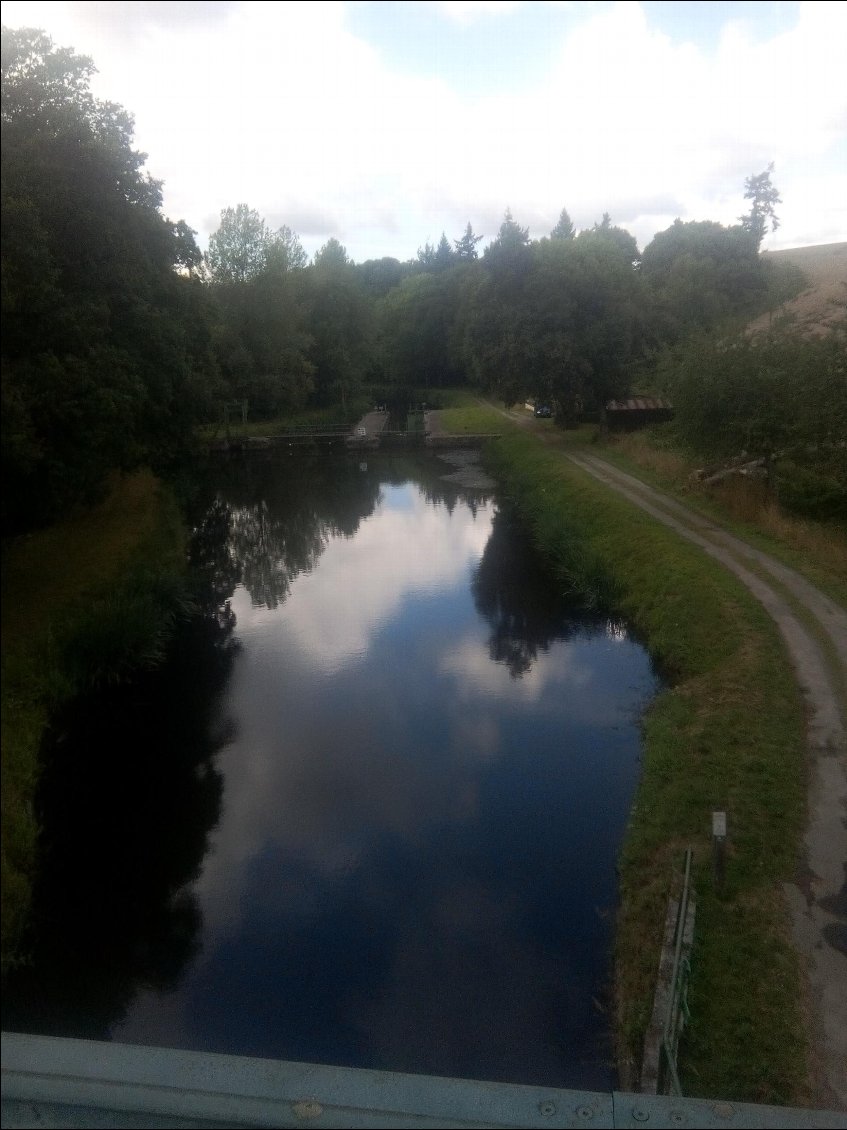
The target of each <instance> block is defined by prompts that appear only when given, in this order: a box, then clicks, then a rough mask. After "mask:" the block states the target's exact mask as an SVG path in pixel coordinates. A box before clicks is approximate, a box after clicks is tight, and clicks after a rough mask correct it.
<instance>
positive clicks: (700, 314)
mask: <svg viewBox="0 0 847 1130" xmlns="http://www.w3.org/2000/svg"><path fill="white" fill-rule="evenodd" d="M641 271H642V273H643V275H644V278H645V281H646V283H647V285H648V288H649V291H650V294H651V297H652V299H653V303H654V309H655V313H656V317H657V330H658V332H659V335H660V337H661V338H662V339H663V340H664V341H674V340H677V339H678V338H680V337H681V336H683V335H684V334H686V333H689V332H691V330H695V329H696V330H699V329H702V330H711V329H715V328H716V327H717V326H719V325H720V324H721V322H724V321H726V320H727V319H728V318H730V317H733V316H738V315H742V316H743V315H749V314H751V313H752V312H753V311H754V310H755V309H757V308H758V303H759V302H760V300H761V298H762V296H763V294H764V292H765V289H766V277H765V264H764V263H763V262H762V259H761V256H759V254H758V250H757V246H756V245H755V244H754V242H753V241H752V240H751V239H750V236H749V234H748V233H747V232H746V231H745V230H744V229H743V228H742V227H741V226H733V227H724V226H723V225H722V224H718V223H715V222H714V221H712V220H698V221H690V222H688V223H683V221H682V220H680V219H677V220H674V222H673V223H672V224H671V226H670V227H669V228H667V229H666V230H665V231H662V232H658V233H657V234H656V235H655V236H654V237H653V239H652V241H651V242H650V243H649V244H648V245H647V247H646V248H645V249H644V254H643V255H642V258H641Z"/></svg>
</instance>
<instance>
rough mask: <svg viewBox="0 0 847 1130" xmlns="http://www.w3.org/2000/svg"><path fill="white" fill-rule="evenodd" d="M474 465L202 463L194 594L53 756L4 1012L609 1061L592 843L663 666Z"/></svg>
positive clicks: (457, 1054) (528, 1063)
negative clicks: (168, 632)
mask: <svg viewBox="0 0 847 1130" xmlns="http://www.w3.org/2000/svg"><path fill="white" fill-rule="evenodd" d="M466 464H467V456H466V455H465V456H464V457H457V458H456V459H455V460H454V462H452V463H450V462H445V461H444V460H443V459H439V458H436V457H435V456H424V455H421V456H419V457H415V458H412V457H409V456H406V455H404V456H402V457H401V456H390V455H388V454H381V453H380V454H374V453H368V454H367V458H365V457H363V456H362V455H354V454H348V453H339V454H327V453H321V454H308V453H307V454H297V455H296V456H292V455H289V454H287V453H275V452H256V453H252V454H250V455H247V456H243V457H240V458H233V459H231V460H226V459H222V460H220V461H219V462H217V463H212V464H211V465H210V466H209V468H208V469H207V471H206V473H205V475H204V483H203V487H202V489H200V490H199V491H198V492H197V493H196V494H195V496H194V498H193V501H192V504H191V521H192V526H193V529H194V536H193V539H192V544H191V570H192V577H193V584H194V587H195V590H196V593H197V602H198V606H199V608H200V609H201V611H202V613H203V614H202V615H198V616H196V617H195V618H194V619H193V620H192V622H191V623H190V624H188V625H186V626H185V628H184V629H183V630H181V631H180V633H179V635H178V638H177V640H176V641H175V646H174V649H173V654H172V655H171V657H170V659H169V661H168V663H167V664H166V665H165V666H164V667H162V668H160V669H159V670H157V671H155V672H152V673H150V674H148V675H145V676H144V677H143V678H140V679H138V680H137V681H136V682H135V683H134V684H133V685H132V686H131V687H118V688H114V689H113V690H111V691H109V692H108V693H104V694H102V695H99V696H98V697H97V699H96V700H90V701H87V702H83V703H78V704H76V705H75V707H74V708H73V710H71V711H69V712H68V713H67V715H66V716H65V717H63V718H62V719H61V724H60V725H58V726H57V727H56V730H55V733H54V735H53V738H52V743H51V748H50V750H48V751H47V770H46V772H45V776H44V782H43V786H42V789H41V795H40V800H39V805H40V810H41V818H42V822H43V826H44V849H45V866H44V873H43V877H42V881H41V883H40V886H39V889H38V892H37V906H36V926H37V930H36V934H35V939H34V942H33V946H32V951H31V954H30V960H29V962H28V963H27V964H26V965H24V966H23V967H21V968H20V969H18V970H16V971H14V972H13V974H12V975H11V977H10V979H9V984H8V985H7V991H6V993H5V995H4V1003H3V1026H4V1028H10V1029H13V1030H19V1031H31V1032H40V1033H44V1034H52V1035H68V1036H83V1037H89V1038H95V1039H116V1040H120V1041H123V1042H127V1043H141V1044H157V1045H162V1046H166V1047H178V1048H185V1049H196V1050H207V1051H218V1052H227V1053H231V1054H239V1055H255V1056H266V1057H273V1058H282V1059H293V1060H306V1061H313V1062H319V1063H327V1064H338V1065H346V1066H355V1067H373V1068H381V1069H385V1070H396V1071H409V1072H424V1073H428V1074H437V1075H448V1076H464V1077H469V1078H479V1079H492V1080H503V1081H509V1082H516V1083H538V1084H543V1085H547V1086H558V1087H574V1088H584V1089H593V1090H607V1089H610V1088H611V1087H612V1086H614V1085H615V1073H614V1052H613V1047H612V1040H611V1007H610V1005H611V1001H610V992H611V984H610V978H611V947H612V942H613V929H614V916H615V909H616V874H615V861H616V857H617V853H618V851H619V849H620V845H621V842H622V837H623V833H624V829H625V825H626V820H627V814H628V812H629V809H630V806H631V803H632V799H633V794H634V789H635V786H636V783H637V779H638V772H639V717H640V715H641V712H642V711H643V709H644V708H645V706H646V705H647V704H648V702H649V701H650V699H651V698H652V696H653V695H654V694H655V693H656V690H657V685H658V683H657V676H656V674H655V672H654V670H653V669H652V667H651V664H650V661H649V658H648V656H647V654H646V652H645V651H644V649H643V648H642V647H641V646H640V645H639V643H638V642H637V641H635V640H634V639H633V638H632V637H631V635H630V633H629V632H628V630H627V627H626V625H625V624H623V623H621V622H619V621H618V620H615V619H613V618H610V617H609V616H608V615H606V614H604V613H601V612H598V611H586V610H585V609H583V608H581V607H580V605H579V602H578V601H576V600H574V599H570V598H569V597H568V596H567V595H566V594H564V593H563V592H562V586H561V585H560V584H558V583H556V581H555V580H554V579H553V578H552V576H551V575H550V574H549V573H548V572H547V571H546V570H545V567H544V564H543V562H541V561H540V560H539V559H538V558H537V556H536V555H535V554H534V552H533V550H532V547H531V546H530V544H529V543H528V539H527V537H526V535H525V532H524V531H523V530H522V528H521V526H520V523H519V522H518V520H517V519H516V516H515V515H513V514H512V513H511V512H510V510H509V507H508V505H506V504H505V502H504V501H503V500H500V499H498V497H497V494H496V491H495V490H493V489H492V487H491V486H490V485H487V484H486V483H485V480H484V478H480V477H479V476H478V474H477V473H476V472H475V471H474V468H473V466H468V465H466Z"/></svg>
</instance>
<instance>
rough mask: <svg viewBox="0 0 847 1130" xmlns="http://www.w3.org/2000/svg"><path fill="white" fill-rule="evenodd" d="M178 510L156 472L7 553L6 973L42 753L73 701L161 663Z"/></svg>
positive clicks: (30, 845) (33, 837)
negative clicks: (59, 714)
mask: <svg viewBox="0 0 847 1130" xmlns="http://www.w3.org/2000/svg"><path fill="white" fill-rule="evenodd" d="M182 539H183V534H182V527H181V523H180V519H179V514H178V511H177V508H176V505H175V504H174V503H173V501H172V499H171V498H170V496H169V495H168V494H167V493H166V492H165V491H164V490H163V488H162V486H161V484H160V483H159V482H158V480H156V479H155V478H154V476H153V475H152V474H150V473H149V472H140V473H138V474H136V475H132V476H129V477H126V478H122V479H119V480H116V481H115V482H114V483H113V484H112V488H111V490H110V492H109V495H108V497H107V498H106V499H105V500H104V501H103V503H102V504H101V505H99V506H97V507H94V508H93V509H91V510H89V511H87V512H86V513H84V514H80V515H78V516H75V517H74V518H72V519H69V520H68V521H66V522H63V523H60V524H57V525H55V526H52V527H50V528H49V529H45V530H41V531H39V532H37V533H34V534H31V535H28V536H26V537H21V538H16V539H14V540H13V541H12V542H11V543H9V544H8V545H5V546H4V547H3V587H2V617H3V636H2V657H1V658H2V828H0V835H2V968H3V970H5V969H6V968H8V965H9V964H10V962H12V961H15V960H20V959H21V956H22V954H21V949H20V947H21V939H22V936H23V931H24V929H25V925H26V921H27V916H28V912H29V905H30V898H31V886H32V879H33V873H34V867H35V858H36V845H37V836H38V825H37V819H36V814H35V811H34V796H35V790H36V785H37V782H38V769H39V751H40V748H41V743H42V738H43V735H44V733H45V730H46V728H47V726H48V725H49V722H50V718H51V716H52V715H53V714H54V713H55V712H56V710H57V709H58V708H59V707H60V706H61V705H62V704H63V703H65V702H67V701H69V700H70V699H71V698H72V697H73V696H74V695H75V694H78V693H80V692H82V691H84V690H87V689H89V688H91V687H92V686H96V685H98V684H100V683H104V682H109V681H115V680H118V679H121V678H123V677H124V676H125V675H126V674H127V673H128V672H129V671H130V670H132V669H133V668H134V667H137V666H139V665H143V664H145V663H152V662H156V661H157V660H158V658H159V657H160V656H161V655H162V652H163V649H164V646H165V643H166V637H167V633H168V628H169V625H170V623H172V621H173V618H174V617H175V616H176V615H177V614H178V612H179V610H180V608H181V607H182V606H183V604H184V596H183V592H182V587H181V584H180V581H179V573H180V570H181V561H182V548H183V542H182Z"/></svg>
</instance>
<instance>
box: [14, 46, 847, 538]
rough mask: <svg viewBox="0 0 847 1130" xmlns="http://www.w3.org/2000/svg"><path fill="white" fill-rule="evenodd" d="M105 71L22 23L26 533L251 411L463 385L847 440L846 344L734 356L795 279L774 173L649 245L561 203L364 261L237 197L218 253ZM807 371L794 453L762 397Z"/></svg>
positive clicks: (566, 410)
mask: <svg viewBox="0 0 847 1130" xmlns="http://www.w3.org/2000/svg"><path fill="white" fill-rule="evenodd" d="M93 69H94V68H93V64H92V63H91V60H89V59H86V58H83V57H80V56H77V55H75V54H74V53H73V52H72V51H70V50H67V49H61V48H57V47H55V46H54V45H53V43H52V42H51V41H50V39H49V38H48V37H47V36H45V35H44V34H43V33H42V32H38V31H33V30H23V31H9V30H7V29H4V31H3V48H2V79H3V93H2V125H3V174H2V219H3V244H2V257H3V276H2V288H3V289H2V303H3V306H2V313H3V324H4V334H3V347H2V362H3V374H4V375H3V405H2V407H3V456H2V457H3V472H4V479H5V483H6V488H7V489H6V491H5V493H4V498H5V503H4V511H3V523H4V529H6V530H7V531H8V530H10V529H11V530H18V529H22V528H26V527H27V526H31V525H33V524H37V523H39V522H42V521H45V520H49V519H51V518H52V517H55V515H56V514H57V513H60V512H62V511H63V510H65V509H67V508H68V507H69V506H72V505H73V504H75V503H77V502H80V501H83V502H84V501H86V500H89V499H90V498H91V497H93V496H94V495H96V493H97V491H98V489H100V488H101V487H102V484H103V482H104V479H105V476H106V474H107V472H108V471H109V470H111V469H115V468H119V469H120V468H130V467H133V466H136V465H139V464H143V463H151V464H153V465H154V466H159V465H161V464H163V463H164V462H166V461H167V460H168V459H169V458H171V457H172V456H173V455H174V454H175V453H177V452H179V450H180V449H181V448H182V447H183V446H184V445H185V444H186V443H187V442H188V441H189V439H190V437H191V435H192V431H193V427H194V425H195V424H196V423H198V422H203V421H206V422H213V421H219V420H220V419H221V418H222V415H223V413H224V405H225V404H226V403H227V402H231V401H234V400H235V401H238V402H240V403H243V402H247V404H248V405H249V413H250V416H251V418H252V419H264V418H270V417H279V416H281V415H292V414H295V413H298V412H301V411H302V410H304V409H308V408H313V407H314V408H316V409H326V408H328V407H331V406H334V405H338V406H339V410H340V412H341V413H342V414H344V413H346V414H348V415H350V414H352V413H353V412H354V411H355V410H356V409H357V407H358V406H360V405H361V404H362V402H363V398H364V397H365V396H366V395H369V396H371V397H373V396H374V395H376V393H375V392H372V391H370V390H375V389H379V390H380V391H379V394H378V396H379V399H381V400H385V399H387V400H389V401H393V402H395V403H396V404H397V405H398V406H400V405H402V404H405V403H409V402H411V401H414V400H420V399H424V400H426V399H432V395H431V392H432V390H433V389H438V388H441V387H444V386H448V385H455V384H459V383H465V384H470V385H472V386H474V387H476V388H478V389H479V390H480V391H482V392H485V393H487V394H490V395H493V396H496V397H498V398H500V399H502V400H503V401H505V402H507V403H515V402H518V401H522V400H524V399H526V398H535V399H539V400H542V401H543V402H545V403H547V404H549V405H550V406H551V408H552V410H553V413H554V414H555V416H556V417H557V419H558V421H559V422H560V423H565V424H566V423H568V422H570V421H572V420H575V419H578V418H580V416H581V415H583V414H584V413H586V412H595V413H596V412H597V411H598V410H599V409H601V408H602V406H603V404H604V403H605V401H606V400H607V399H608V398H610V397H614V396H620V395H625V394H628V393H631V392H638V391H650V390H652V389H658V388H659V387H660V386H661V387H663V388H664V389H665V390H666V391H668V392H669V393H670V395H671V396H672V397H673V398H674V399H675V400H678V401H679V407H680V421H681V424H682V427H683V430H684V433H685V436H686V438H687V439H688V441H689V442H690V443H691V444H692V445H693V446H695V447H697V446H698V445H699V447H700V449H701V450H702V451H703V452H704V454H715V455H718V454H723V453H724V452H732V453H735V451H736V449H737V448H738V446H739V445H740V444H742V443H743V445H744V446H745V447H746V448H747V449H750V448H751V447H753V448H755V449H756V450H757V451H758V448H757V447H756V444H759V445H760V446H761V445H764V446H765V447H768V448H769V449H774V448H775V447H776V446H779V447H780V448H782V449H785V450H788V448H789V447H790V449H791V451H792V453H793V455H792V458H800V459H801V460H802V459H806V455H807V452H806V450H805V449H806V448H807V447H808V446H809V444H817V445H818V450H819V451H821V452H823V451H829V450H830V448H831V446H832V440H831V436H830V435H829V433H828V432H827V433H826V434H824V433H825V432H826V428H824V427H823V421H824V407H823V405H824V403H825V401H826V399H827V397H829V396H830V395H831V394H830V392H829V385H828V382H829V381H831V380H833V379H834V380H836V381H837V380H839V379H841V376H842V374H840V371H837V370H836V369H834V368H833V365H836V361H835V360H833V361H832V362H831V363H829V362H827V364H826V365H824V366H823V368H821V367H820V366H818V363H817V361H816V359H815V358H816V357H817V353H816V352H815V350H818V351H819V350H821V349H825V347H823V346H820V345H819V344H818V345H817V346H815V345H814V344H804V343H801V342H795V343H794V345H793V346H792V350H793V352H791V365H790V366H786V365H783V366H782V368H779V365H778V364H777V359H776V353H774V352H773V351H772V352H770V353H769V352H767V350H766V348H765V347H761V348H759V347H757V349H756V350H753V347H752V345H751V344H750V343H747V344H746V345H745V344H744V343H743V342H742V343H741V344H738V345H733V346H732V347H730V346H729V345H728V344H727V341H728V340H729V339H728V338H727V333H728V330H727V326H728V325H729V324H730V323H732V322H733V321H735V322H736V323H738V324H741V323H742V322H743V321H745V320H747V319H749V318H750V317H751V316H752V315H754V314H756V313H758V312H760V311H762V310H766V309H768V308H774V307H776V306H777V305H778V303H779V302H780V301H782V300H784V298H785V297H786V296H787V295H788V294H789V293H790V290H791V287H792V286H794V287H796V286H797V279H796V278H795V277H793V276H790V273H789V274H786V273H785V272H779V271H777V270H775V269H774V268H773V267H768V266H767V264H766V262H765V260H764V259H763V257H762V256H760V255H759V245H760V242H761V239H762V236H763V235H764V233H765V231H766V230H767V229H768V227H769V226H770V227H775V226H776V225H777V223H778V220H777V218H776V216H775V212H774V208H775V205H776V204H777V203H779V197H778V195H777V192H776V189H775V188H774V187H773V185H772V183H771V179H770V174H771V169H770V168H769V169H768V170H766V171H765V172H764V173H761V174H759V175H758V176H754V177H750V178H748V180H747V182H746V197H747V199H748V200H750V201H751V209H750V213H749V214H748V215H747V216H745V217H742V218H741V221H740V222H739V223H738V224H737V225H735V226H731V227H724V226H722V225H720V224H717V223H712V222H708V221H706V222H693V223H683V222H682V221H681V220H677V221H675V222H674V223H673V224H672V225H671V227H670V228H668V229H667V231H664V232H660V233H659V234H658V235H657V236H656V237H655V238H654V239H653V241H652V242H651V243H650V244H649V245H648V246H647V247H646V248H645V249H644V251H643V253H642V252H640V251H639V248H638V246H637V245H636V241H635V239H634V238H633V237H632V235H631V234H630V233H629V232H628V231H626V230H625V229H623V228H621V227H618V226H616V225H614V224H613V223H612V221H611V219H610V217H609V216H608V215H607V214H604V215H603V217H602V219H601V221H600V222H599V223H596V224H595V225H594V226H593V228H590V229H588V230H584V231H577V229H576V227H575V226H574V224H573V222H572V220H571V218H570V216H569V214H568V212H567V210H566V209H562V211H561V214H560V216H559V219H558V222H557V223H556V225H555V227H554V228H553V230H552V231H551V232H550V236H549V237H548V238H543V239H540V240H536V241H533V240H531V239H530V236H529V233H528V230H527V229H526V228H523V227H522V226H521V225H520V223H519V222H517V221H516V220H515V218H514V217H513V216H512V214H511V212H509V211H508V210H507V211H506V213H505V216H504V219H503V222H502V224H501V225H500V228H499V231H498V232H497V233H496V234H495V235H494V238H493V239H490V240H489V243H488V245H487V246H486V247H485V250H484V252H483V253H482V254H479V253H478V250H477V248H478V245H479V244H480V243H481V241H482V240H483V238H484V236H483V235H478V234H477V233H475V232H474V230H473V228H472V226H471V224H470V223H468V224H467V226H466V228H465V230H464V232H463V233H462V234H461V235H460V236H459V237H458V238H453V239H452V240H451V239H449V238H448V237H447V235H446V234H442V236H441V239H440V241H439V242H438V244H437V245H436V246H432V245H430V244H426V245H425V246H424V247H423V248H420V249H419V250H418V252H417V255H416V257H415V258H413V259H411V260H409V261H408V262H405V263H401V262H399V261H398V260H396V259H391V258H384V259H379V260H370V261H368V262H365V263H361V264H356V263H353V262H352V261H351V259H350V257H349V256H348V254H347V252H346V250H345V248H344V247H343V246H342V245H341V244H340V243H339V242H338V240H336V239H330V240H329V241H328V242H327V243H326V244H325V245H324V246H323V247H322V248H321V249H320V251H319V252H318V253H317V254H316V255H315V257H314V259H313V261H312V262H309V261H308V257H307V255H306V254H305V252H304V250H303V247H302V246H301V244H300V241H299V239H298V237H297V235H296V234H295V233H294V232H293V231H291V229H290V228H288V227H286V226H283V227H281V228H279V229H277V230H272V229H271V228H269V227H268V225H267V224H266V222H265V220H264V219H263V218H262V217H261V216H260V215H259V213H258V212H256V211H255V210H253V209H252V208H250V207H249V206H248V205H247V204H244V203H239V204H237V205H236V206H234V207H229V208H225V209H224V210H223V212H222V213H221V221H220V226H219V228H218V230H217V231H216V232H215V233H214V234H213V235H212V237H211V239H210V242H209V247H208V250H207V252H206V254H205V255H201V253H200V251H199V249H198V248H197V245H196V244H195V242H194V238H193V232H192V231H191V230H190V229H189V228H188V227H187V225H186V224H185V223H184V222H182V221H180V222H179V223H172V222H171V221H169V220H168V219H166V218H165V217H164V216H163V214H162V211H161V188H160V185H159V184H158V182H156V181H154V180H152V179H151V178H150V176H149V175H148V174H147V173H146V172H145V171H144V167H143V166H144V154H141V153H138V152H137V151H136V150H135V149H133V144H132V141H133V123H132V119H131V117H130V116H129V115H128V114H127V113H126V112H125V111H124V110H122V109H121V108H120V107H118V106H115V105H113V104H111V103H107V102H101V101H99V100H97V99H95V98H94V97H93V96H92V94H91V93H90V90H89V81H90V78H91V74H92V72H93ZM692 343H693V344H692ZM704 343H705V344H704ZM781 348H782V347H781V346H780V347H774V349H776V351H777V352H779V349H781ZM667 349H672V350H673V351H674V352H673V355H672V357H671V358H670V359H669V358H668V355H667V354H666V353H665V350H667ZM836 352H837V351H836ZM771 357H773V363H771V361H770V360H769V361H768V362H767V364H765V359H766V358H771ZM753 358H755V359H756V361H757V364H756V365H754V366H752V367H750V365H749V364H748V363H749V362H750V361H751V360H752V359H753ZM759 362H761V364H759ZM730 370H731V371H732V376H731V377H729V376H726V374H727V373H729V371H730ZM765 370H767V372H768V374H769V375H768V376H767V377H765V376H764V375H763V374H764V372H765ZM801 374H812V375H808V376H807V375H802V376H801ZM798 381H802V384H803V388H804V390H807V389H808V390H810V391H804V394H803V399H802V410H798V412H797V413H796V414H795V420H794V431H793V433H792V436H791V437H790V438H791V442H790V443H788V441H787V440H786V439H785V437H784V436H783V435H782V433H781V432H780V429H779V428H778V427H776V425H775V424H774V422H773V421H774V420H775V419H776V418H777V417H778V416H779V413H778V412H776V411H775V410H772V408H771V409H768V411H769V412H770V416H769V417H768V419H766V418H765V417H766V416H767V413H766V412H765V411H764V409H763V405H764V403H765V399H763V397H764V392H763V388H764V386H763V382H764V384H767V385H768V388H770V387H771V386H772V385H773V386H774V387H776V386H778V389H777V391H778V395H779V397H780V399H781V400H782V401H783V402H784V401H785V400H786V399H790V398H792V397H795V398H796V390H797V388H798V387H799V386H798V385H797V382H798ZM768 382H770V384H768ZM835 399H836V400H837V396H836V398H835ZM767 402H768V403H769V404H770V405H771V406H773V405H774V404H775V403H776V401H774V400H773V399H770V400H768V401H767ZM830 417H831V418H832V419H833V420H836V419H838V418H839V417H837V416H836V415H832V414H831V413H830ZM801 418H802V419H803V420H804V421H806V424H804V427H805V430H802V429H801V428H800V427H799V423H798V421H799V420H800V419H801ZM782 430H783V431H784V430H785V429H784V428H783V429H782ZM801 431H802V434H800V433H801ZM830 431H831V429H830ZM801 449H802V450H801Z"/></svg>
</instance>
